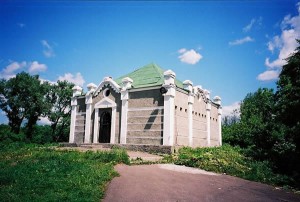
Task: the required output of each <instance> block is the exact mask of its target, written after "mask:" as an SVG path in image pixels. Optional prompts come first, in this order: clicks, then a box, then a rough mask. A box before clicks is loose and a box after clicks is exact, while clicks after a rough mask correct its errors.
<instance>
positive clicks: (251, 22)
mask: <svg viewBox="0 0 300 202" xmlns="http://www.w3.org/2000/svg"><path fill="white" fill-rule="evenodd" d="M254 23H255V19H254V18H253V19H252V20H251V21H250V23H249V24H248V25H247V26H245V27H244V28H243V32H249V31H250V30H251V28H252V26H253V24H254Z"/></svg>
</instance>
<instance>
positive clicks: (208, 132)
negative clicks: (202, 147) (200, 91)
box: [204, 90, 211, 147]
mask: <svg viewBox="0 0 300 202" xmlns="http://www.w3.org/2000/svg"><path fill="white" fill-rule="evenodd" d="M204 94H205V96H206V99H207V103H206V132H207V137H206V140H207V146H208V147H209V146H210V111H211V103H210V96H209V94H210V92H209V91H208V90H204Z"/></svg>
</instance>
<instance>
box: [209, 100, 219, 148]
mask: <svg viewBox="0 0 300 202" xmlns="http://www.w3.org/2000/svg"><path fill="white" fill-rule="evenodd" d="M218 131H219V128H218V108H217V106H216V105H214V104H212V105H211V112H210V144H211V146H218V145H219V135H218Z"/></svg>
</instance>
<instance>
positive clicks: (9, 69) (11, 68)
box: [0, 61, 26, 79]
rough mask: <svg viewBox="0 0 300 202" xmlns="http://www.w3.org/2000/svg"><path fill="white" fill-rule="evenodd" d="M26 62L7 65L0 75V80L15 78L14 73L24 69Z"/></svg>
mask: <svg viewBox="0 0 300 202" xmlns="http://www.w3.org/2000/svg"><path fill="white" fill-rule="evenodd" d="M25 66H26V62H25V61H23V62H12V63H10V64H9V65H7V66H6V67H5V68H4V69H3V70H2V71H1V73H0V78H4V79H10V78H13V77H15V76H16V71H17V70H19V69H21V68H23V67H25Z"/></svg>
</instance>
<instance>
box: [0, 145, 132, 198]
mask: <svg viewBox="0 0 300 202" xmlns="http://www.w3.org/2000/svg"><path fill="white" fill-rule="evenodd" d="M116 163H129V159H128V156H127V154H126V152H125V151H124V150H113V151H111V152H97V153H93V152H86V153H80V152H77V151H56V150H53V149H51V148H49V147H38V146H34V145H26V146H21V147H20V146H16V145H10V146H6V147H4V148H3V147H2V149H1V150H0V198H1V201H99V200H100V199H101V198H103V196H104V191H105V185H106V184H107V182H109V181H110V180H111V179H112V178H113V177H114V176H117V175H118V174H117V173H116V172H115V171H114V170H113V166H114V165H115V164H116Z"/></svg>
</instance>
